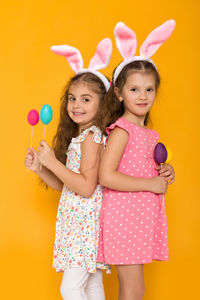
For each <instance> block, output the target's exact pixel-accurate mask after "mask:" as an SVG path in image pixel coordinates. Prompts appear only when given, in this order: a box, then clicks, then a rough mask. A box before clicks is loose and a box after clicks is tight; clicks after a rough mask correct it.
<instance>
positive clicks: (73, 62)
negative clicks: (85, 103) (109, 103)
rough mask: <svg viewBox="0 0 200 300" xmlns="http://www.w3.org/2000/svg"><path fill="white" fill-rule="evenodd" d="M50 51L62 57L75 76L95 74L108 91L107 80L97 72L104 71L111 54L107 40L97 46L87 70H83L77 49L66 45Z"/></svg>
mask: <svg viewBox="0 0 200 300" xmlns="http://www.w3.org/2000/svg"><path fill="white" fill-rule="evenodd" d="M51 50H52V51H53V52H54V53H56V54H58V55H62V56H64V57H65V58H66V59H67V61H68V63H69V65H70V67H71V68H72V70H73V71H74V72H75V73H76V74H79V73H85V72H90V73H93V74H95V75H96V76H97V77H99V79H100V80H101V81H102V82H103V84H104V85H105V88H106V90H107V91H108V89H109V87H110V83H109V81H108V79H107V78H106V77H105V76H104V75H103V74H101V73H100V72H98V71H97V70H99V69H104V68H106V67H107V65H108V64H109V61H110V57H111V53H112V42H111V40H110V39H109V38H105V39H103V40H102V41H101V42H100V43H99V44H98V46H97V49H96V53H95V54H94V56H93V57H92V58H91V60H90V63H89V67H88V69H84V68H83V58H82V56H81V53H80V52H79V50H78V49H76V48H74V47H71V46H68V45H61V46H52V47H51Z"/></svg>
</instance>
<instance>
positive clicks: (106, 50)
mask: <svg viewBox="0 0 200 300" xmlns="http://www.w3.org/2000/svg"><path fill="white" fill-rule="evenodd" d="M111 53H112V42H111V39H108V38H105V39H103V40H102V41H101V42H100V43H99V44H98V46H97V50H96V53H95V55H94V56H93V57H92V58H91V60H90V64H89V69H94V70H99V69H104V68H106V67H107V65H108V64H109V61H110V57H111Z"/></svg>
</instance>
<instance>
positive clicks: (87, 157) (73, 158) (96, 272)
mask: <svg viewBox="0 0 200 300" xmlns="http://www.w3.org/2000/svg"><path fill="white" fill-rule="evenodd" d="M68 61H69V60H68ZM77 73H78V74H76V75H75V76H74V77H73V78H72V79H71V80H70V82H69V83H68V85H67V87H66V90H65V91H64V95H63V97H62V98H61V110H60V123H59V125H58V130H57V133H56V136H55V137H54V140H53V148H51V147H50V146H49V145H48V144H47V143H46V142H45V141H44V140H43V141H41V142H40V147H39V152H36V151H35V150H34V149H33V148H32V149H28V153H27V155H26V159H25V165H26V167H27V168H29V169H30V170H32V171H34V172H35V173H36V174H37V175H39V176H40V178H41V179H42V180H43V181H44V182H45V183H46V184H47V185H48V186H50V187H52V188H54V189H56V190H60V191H62V194H61V198H60V203H59V207H58V214H57V221H56V238H55V248H54V260H53V265H54V267H55V268H56V271H57V272H64V274H63V280H62V284H61V295H62V297H63V299H65V300H86V299H88V300H94V299H95V300H104V299H105V295H104V289H103V281H102V272H101V270H100V269H107V271H109V267H108V266H107V265H105V264H103V263H97V262H96V257H97V250H98V239H99V217H100V208H101V202H102V194H103V188H102V187H101V186H100V185H99V184H98V169H99V160H100V154H101V151H102V149H103V142H104V137H103V135H102V130H101V129H102V128H104V127H103V124H102V119H101V118H100V117H99V115H100V110H101V103H102V102H103V99H104V96H105V94H106V91H107V90H108V88H109V81H108V80H107V78H106V77H105V76H104V75H102V74H101V73H99V72H97V71H94V72H92V71H91V69H90V70H83V71H82V72H77ZM40 165H42V168H41V167H40Z"/></svg>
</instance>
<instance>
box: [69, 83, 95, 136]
mask: <svg viewBox="0 0 200 300" xmlns="http://www.w3.org/2000/svg"><path fill="white" fill-rule="evenodd" d="M99 103H100V99H99V95H98V94H96V93H95V92H94V91H93V90H92V88H91V87H90V85H89V84H87V83H86V82H78V83H75V84H72V85H71V86H70V87H69V92H68V103H67V112H68V115H69V117H70V118H71V119H72V120H73V121H74V122H75V123H76V124H78V125H79V130H80V131H82V130H83V129H85V128H88V127H89V126H90V125H92V123H93V121H94V118H95V116H96V114H97V111H98V108H99Z"/></svg>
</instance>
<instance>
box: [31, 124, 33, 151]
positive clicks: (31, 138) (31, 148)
mask: <svg viewBox="0 0 200 300" xmlns="http://www.w3.org/2000/svg"><path fill="white" fill-rule="evenodd" d="M32 146H33V126H31V149H32Z"/></svg>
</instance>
